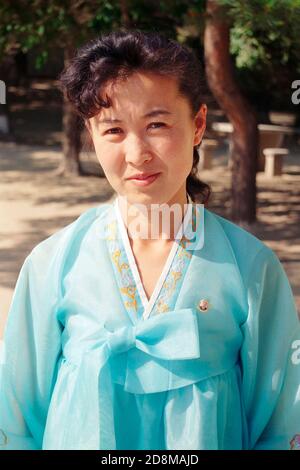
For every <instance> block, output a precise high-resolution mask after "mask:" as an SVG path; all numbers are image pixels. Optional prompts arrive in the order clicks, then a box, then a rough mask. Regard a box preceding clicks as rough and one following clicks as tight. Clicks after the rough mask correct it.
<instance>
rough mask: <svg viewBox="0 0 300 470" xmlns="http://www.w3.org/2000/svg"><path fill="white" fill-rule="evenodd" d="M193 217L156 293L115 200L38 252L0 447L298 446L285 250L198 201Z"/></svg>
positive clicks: (299, 350)
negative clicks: (147, 284)
mask: <svg viewBox="0 0 300 470" xmlns="http://www.w3.org/2000/svg"><path fill="white" fill-rule="evenodd" d="M195 221H196V222H197V224H196V225H194V223H195ZM183 225H184V227H185V229H184V236H182V237H181V238H179V239H177V240H175V241H174V243H173V247H172V250H171V252H170V254H169V257H168V259H167V261H166V263H165V266H164V269H163V271H162V273H161V276H160V278H159V279H158V281H157V284H156V287H155V289H154V292H153V294H152V296H151V298H150V299H147V296H146V294H145V291H144V289H143V285H142V282H141V279H140V275H139V272H138V269H137V266H136V263H135V259H134V256H133V253H132V251H131V247H130V242H129V239H128V234H127V231H126V229H125V225H124V222H123V220H122V217H121V213H120V209H119V206H118V199H116V201H115V202H114V203H113V204H107V205H100V206H98V207H93V208H91V209H89V210H87V211H85V212H84V213H83V214H82V215H81V216H80V217H79V218H78V219H76V220H75V221H74V222H73V223H71V224H70V225H68V226H66V227H65V228H63V229H61V230H60V231H58V232H56V233H55V234H54V235H52V236H50V237H49V238H47V239H46V240H44V241H42V242H41V243H39V244H38V245H37V246H36V247H35V248H34V249H33V250H32V252H31V253H30V254H29V256H27V258H26V260H25V262H24V264H23V266H22V269H21V271H20V274H19V277H18V281H17V284H16V288H15V292H14V296H13V300H12V304H11V308H10V312H9V316H8V321H7V324H6V329H5V336H4V338H5V339H4V355H3V357H2V361H1V362H2V364H1V375H0V449H146V450H150V449H153V450H158V449H166V450H172V449H177V450H180V449H192V450H197V449H290V448H292V449H297V448H299V447H300V324H299V320H298V317H297V312H296V308H295V303H294V299H293V296H292V292H291V288H290V285H289V282H288V280H287V277H286V274H285V272H284V270H283V268H282V266H281V264H280V262H279V260H278V258H277V256H276V255H275V254H274V252H273V251H272V250H270V249H269V248H268V247H267V246H266V245H264V244H263V243H262V242H261V241H260V240H258V239H257V238H255V237H254V236H253V235H251V234H250V233H248V232H247V231H245V230H243V229H242V228H240V227H238V226H237V225H235V224H233V223H231V222H230V221H228V220H226V219H224V218H222V217H220V216H218V215H217V214H215V213H213V212H212V211H210V210H208V209H206V208H203V206H201V205H196V204H193V205H192V204H190V205H189V206H188V210H187V212H186V213H185V217H184V222H183ZM195 226H196V227H197V230H196V236H195V237H194V238H193V237H192V236H191V234H192V232H191V230H192V229H193V227H195Z"/></svg>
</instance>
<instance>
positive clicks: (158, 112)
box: [98, 109, 173, 124]
mask: <svg viewBox="0 0 300 470" xmlns="http://www.w3.org/2000/svg"><path fill="white" fill-rule="evenodd" d="M170 114H173V113H171V112H170V111H167V110H166V109H154V110H153V111H149V112H148V113H146V114H144V116H142V117H143V118H148V117H155V116H159V115H170ZM121 122H122V121H121V119H100V120H99V121H98V124H116V123H121Z"/></svg>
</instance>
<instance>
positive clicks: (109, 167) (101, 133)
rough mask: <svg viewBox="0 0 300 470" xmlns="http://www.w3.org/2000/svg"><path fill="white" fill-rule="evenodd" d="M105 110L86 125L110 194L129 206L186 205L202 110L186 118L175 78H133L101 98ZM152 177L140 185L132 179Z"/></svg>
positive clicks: (187, 113)
mask: <svg viewBox="0 0 300 470" xmlns="http://www.w3.org/2000/svg"><path fill="white" fill-rule="evenodd" d="M105 93H107V94H108V96H109V97H110V99H111V102H112V106H111V107H110V108H102V109H101V111H100V113H99V114H98V115H96V116H94V117H93V118H91V119H89V120H87V121H86V126H87V128H88V130H89V132H90V134H91V137H92V140H93V144H94V147H95V151H96V155H97V158H98V160H99V162H100V164H101V166H102V168H103V171H104V173H105V175H106V177H107V179H108V181H109V183H110V184H111V186H112V187H113V188H114V190H115V191H116V192H117V193H118V194H119V195H120V196H124V197H126V198H127V202H128V203H129V204H136V203H139V204H146V205H149V204H162V203H167V204H173V203H176V202H179V203H182V204H184V203H185V202H186V179H187V176H188V175H189V173H190V171H191V168H192V163H193V147H194V145H197V144H199V143H200V142H201V139H202V136H203V133H204V130H205V124H206V111H207V109H206V106H205V105H203V106H202V107H201V108H200V110H199V112H198V113H197V115H196V116H195V117H194V118H192V117H191V107H190V105H189V102H188V101H187V99H186V98H185V97H182V96H180V95H179V91H178V85H177V82H176V80H175V79H173V78H167V77H162V76H159V75H156V74H149V73H147V74H144V73H135V74H133V75H132V76H130V77H129V78H127V79H126V80H125V81H118V82H117V83H115V84H114V85H112V84H109V85H108V86H107V87H106V88H105V89H104V90H103V93H102V96H103V97H105ZM142 174H146V175H149V174H150V175H153V174H157V176H156V177H152V178H149V179H146V180H145V179H144V180H143V181H141V180H137V179H131V178H132V177H133V176H135V175H142Z"/></svg>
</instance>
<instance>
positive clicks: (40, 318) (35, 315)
mask: <svg viewBox="0 0 300 470" xmlns="http://www.w3.org/2000/svg"><path fill="white" fill-rule="evenodd" d="M48 268H49V253H48V254H47V253H46V250H37V252H36V251H35V250H33V252H32V253H31V254H30V255H29V256H28V257H27V258H26V260H25V262H24V264H23V266H22V268H21V271H20V273H19V277H18V280H17V284H16V287H15V291H14V295H13V299H12V303H11V307H10V310H9V314H8V320H7V323H6V327H5V331H4V338H3V343H2V346H3V347H2V357H1V364H0V449H2V450H12V449H18V450H19V449H20V450H22V449H41V447H42V440H43V432H44V428H45V422H46V418H47V410H48V407H49V402H50V399H51V393H52V388H53V384H54V381H55V375H56V369H57V365H58V359H59V356H60V351H61V326H60V323H59V321H58V320H57V318H56V313H55V312H56V307H57V303H58V300H59V294H58V290H57V286H56V285H55V279H54V278H53V273H52V272H51V269H50V270H49V269H48Z"/></svg>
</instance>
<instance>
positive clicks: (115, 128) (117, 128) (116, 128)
mask: <svg viewBox="0 0 300 470" xmlns="http://www.w3.org/2000/svg"><path fill="white" fill-rule="evenodd" d="M121 130H122V129H120V128H119V127H114V128H112V129H108V130H107V131H106V132H105V134H118V132H112V131H121Z"/></svg>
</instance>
